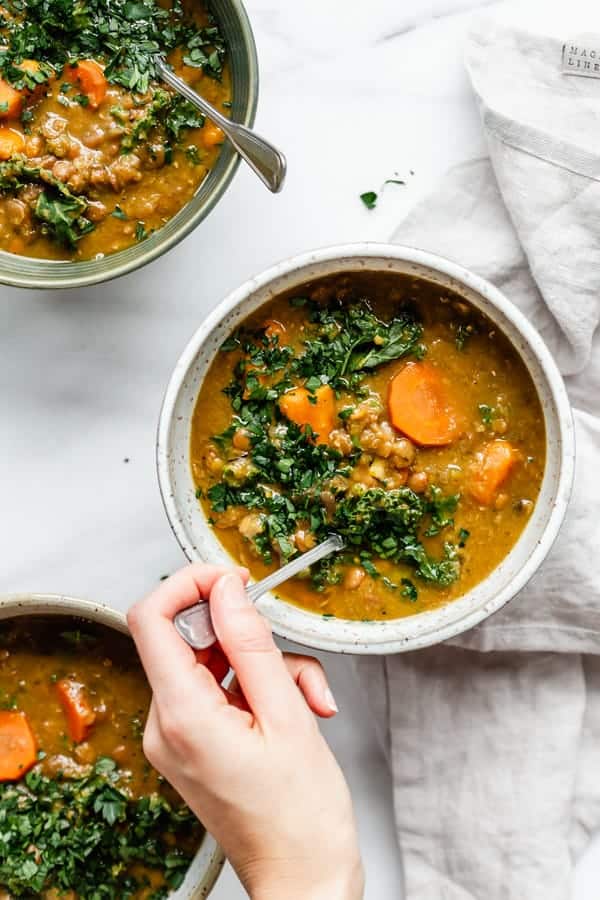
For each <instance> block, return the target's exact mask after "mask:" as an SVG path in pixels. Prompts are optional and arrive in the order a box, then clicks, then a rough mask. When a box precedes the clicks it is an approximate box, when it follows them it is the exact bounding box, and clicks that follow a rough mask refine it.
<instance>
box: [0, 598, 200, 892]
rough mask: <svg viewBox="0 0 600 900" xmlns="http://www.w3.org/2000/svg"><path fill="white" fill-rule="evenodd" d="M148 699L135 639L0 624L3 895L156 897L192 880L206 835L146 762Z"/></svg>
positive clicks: (39, 623)
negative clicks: (187, 877) (189, 870)
mask: <svg viewBox="0 0 600 900" xmlns="http://www.w3.org/2000/svg"><path fill="white" fill-rule="evenodd" d="M149 704H150V688H149V686H148V683H147V681H146V678H145V675H144V672H143V670H142V667H141V665H140V663H139V660H138V658H137V654H136V651H135V648H134V646H133V643H132V642H131V640H130V639H129V638H127V637H126V636H125V635H121V634H118V633H116V632H114V631H113V630H112V629H109V628H106V627H104V626H101V625H98V624H93V623H90V622H87V621H84V620H80V619H73V618H71V617H63V616H59V617H55V616H53V617H40V616H32V617H24V618H17V619H14V620H6V621H2V622H0V898H2V900H5V898H13V897H21V896H26V897H32V896H35V897H44V898H47V900H58V898H59V897H61V898H63V897H64V898H68V900H74V898H77V897H82V898H83V897H89V896H92V895H93V896H100V892H102V893H101V896H102V897H107V898H111V897H112V898H115V900H117V898H122V897H125V896H127V897H132V898H150V897H152V898H153V900H157V898H160V897H164V896H167V894H168V893H169V892H170V890H171V889H174V888H177V887H178V886H179V884H180V883H181V882H182V881H183V878H184V876H185V873H186V871H187V868H188V866H189V864H190V862H191V860H192V857H193V855H194V853H195V851H196V849H197V847H198V845H199V842H200V839H201V836H202V829H201V826H200V825H199V823H198V822H197V820H196V819H195V817H194V816H193V815H192V813H191V812H190V811H189V810H188V809H187V807H185V806H184V805H183V803H182V801H181V800H180V799H179V798H178V796H177V795H176V794H175V792H174V791H173V790H172V789H171V788H170V787H169V785H168V784H166V783H165V782H164V780H163V779H162V778H161V777H160V776H159V775H158V774H157V772H155V771H154V770H153V769H152V768H151V767H150V765H149V764H148V763H147V761H146V759H145V757H144V755H143V751H142V733H143V728H144V724H145V721H146V716H147V712H148V708H149ZM67 832H68V836H67Z"/></svg>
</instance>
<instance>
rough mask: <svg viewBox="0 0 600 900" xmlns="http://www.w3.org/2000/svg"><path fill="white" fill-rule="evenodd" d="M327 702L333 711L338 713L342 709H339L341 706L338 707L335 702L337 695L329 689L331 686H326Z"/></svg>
mask: <svg viewBox="0 0 600 900" xmlns="http://www.w3.org/2000/svg"><path fill="white" fill-rule="evenodd" d="M325 703H326V704H327V707H328V708H329V709H330V710H331V711H332V712H336V713H337V712H339V711H340V710H339V707H338V705H337V703H336V702H335V697H334V696H333V694H332V693H331V691H330V690H329V688H326V690H325Z"/></svg>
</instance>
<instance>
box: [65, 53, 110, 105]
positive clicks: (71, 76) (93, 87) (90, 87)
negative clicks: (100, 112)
mask: <svg viewBox="0 0 600 900" xmlns="http://www.w3.org/2000/svg"><path fill="white" fill-rule="evenodd" d="M63 78H64V79H65V80H66V81H70V82H71V83H72V84H78V85H79V87H80V88H81V91H82V93H84V94H85V96H86V97H87V98H88V100H89V102H90V106H91V107H92V109H97V108H98V107H99V106H100V104H101V103H102V101H103V100H104V98H105V97H106V90H107V87H108V82H107V80H106V78H105V76H104V70H103V68H102V66H101V65H100V64H99V63H97V62H96V61H95V60H94V59H81V60H79V62H77V63H75V64H74V65H71V64H70V63H67V65H66V66H65V68H64V71H63Z"/></svg>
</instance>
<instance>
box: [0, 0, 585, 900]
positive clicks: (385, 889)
mask: <svg viewBox="0 0 600 900" xmlns="http://www.w3.org/2000/svg"><path fill="white" fill-rule="evenodd" d="M482 5H485V4H483V3H481V2H479V3H477V2H473V0H472V2H469V0H371V2H370V3H368V4H364V3H359V2H358V0H350V3H348V0H345V2H343V0H303V2H301V3H296V4H292V3H285V4H275V3H274V2H273V0H248V3H247V6H248V11H249V13H250V16H251V19H252V22H253V25H254V28H255V34H256V39H257V43H258V49H259V57H260V60H261V75H262V91H261V100H260V105H259V117H258V123H257V124H258V125H259V126H260V128H261V130H262V131H263V132H264V133H265V134H268V135H269V136H270V137H271V138H272V139H273V140H274V141H276V142H278V143H279V144H280V145H281V146H282V147H283V148H284V149H285V150H286V151H287V153H288V158H289V166H290V174H289V180H288V184H287V186H286V189H285V191H284V193H283V194H282V195H280V196H278V197H272V196H270V195H269V194H268V193H267V192H266V191H265V190H264V189H263V188H262V186H261V185H260V184H259V183H258V182H257V181H256V180H255V179H254V178H253V177H252V176H251V175H250V174H249V173H248V172H247V171H243V170H240V172H239V173H238V175H237V177H236V179H235V182H234V184H233V185H232V187H231V188H230V190H229V192H228V194H227V195H226V197H225V198H224V200H223V201H222V202H221V203H220V205H219V206H218V208H217V209H216V210H215V211H214V212H213V214H212V215H211V216H210V218H209V219H208V220H207V221H206V222H205V223H204V224H203V225H202V226H201V227H200V228H199V229H198V230H197V231H196V232H195V234H193V235H191V236H190V237H189V238H188V239H187V240H186V241H185V242H184V243H183V244H181V245H180V246H179V247H177V248H176V249H175V250H174V251H172V252H171V253H170V254H169V256H168V257H166V258H164V259H162V260H159V261H158V262H156V263H154V264H153V265H151V266H150V267H148V268H146V269H145V270H143V271H141V272H138V273H135V274H133V275H130V276H128V277H126V278H124V279H122V280H120V281H117V282H114V283H112V284H109V285H106V286H104V287H98V288H91V289H88V290H84V291H80V292H77V293H70V292H56V293H46V294H42V293H37V292H26V291H13V290H9V289H0V291H1V298H0V300H1V305H0V310H1V312H0V328H1V337H2V354H1V359H0V396H1V397H2V401H1V419H0V421H1V423H2V424H1V426H0V436H1V443H0V446H1V448H2V452H1V454H0V485H1V487H2V513H3V514H2V517H1V525H0V541H1V546H2V548H3V565H2V573H1V581H0V590H1V591H2V592H5V591H17V590H18V591H27V590H40V591H57V592H64V593H72V594H75V595H80V596H85V597H90V598H93V599H97V600H100V601H105V602H108V603H111V604H114V605H115V606H118V607H120V608H122V609H125V608H126V607H127V606H128V605H129V604H130V603H131V602H132V601H133V600H134V599H136V598H137V597H139V596H140V595H141V594H143V593H144V592H145V591H147V590H148V589H149V588H151V587H152V586H153V585H154V584H155V583H156V582H157V580H158V578H159V577H160V576H161V575H163V574H165V573H168V572H171V571H173V570H174V569H175V568H176V567H177V566H179V565H180V564H181V562H182V556H181V553H180V551H179V549H178V547H177V545H176V543H175V541H174V539H173V538H172V536H171V533H170V530H169V528H168V525H167V522H166V520H165V516H164V514H163V510H162V507H161V503H160V499H159V495H158V490H157V485H156V478H155V472H154V431H155V426H156V421H157V417H158V411H159V406H160V401H161V395H162V392H163V389H164V386H165V384H166V381H167V378H168V376H169V373H170V371H171V368H172V366H173V364H174V362H175V360H176V358H177V356H178V354H179V352H180V350H181V349H182V347H183V345H184V344H185V343H186V341H187V339H188V337H189V335H190V334H191V332H192V330H193V329H194V328H195V327H196V326H197V324H198V323H199V322H200V321H201V320H202V318H203V316H204V315H205V314H206V312H207V311H208V310H209V309H211V308H212V307H213V306H214V305H215V304H216V303H217V302H218V301H219V300H220V299H221V298H222V297H223V296H224V294H225V293H226V292H228V291H229V290H230V289H231V288H233V287H235V286H236V285H238V284H239V283H240V282H241V281H243V280H244V279H246V278H247V277H248V276H250V275H251V274H253V273H256V272H257V271H259V270H261V269H262V268H264V267H265V266H267V265H269V264H270V263H272V262H274V261H276V260H278V259H281V258H283V257H286V256H289V255H291V254H294V253H297V252H300V251H303V250H307V249H310V248H312V247H316V246H319V245H325V244H333V243H338V242H343V241H351V240H365V239H369V240H385V239H386V238H387V237H388V236H389V235H390V233H391V232H392V231H393V229H394V226H395V225H396V223H397V221H398V220H399V219H400V218H401V217H402V216H403V215H404V213H405V212H406V211H407V210H408V209H409V207H410V206H411V204H413V203H414V202H415V200H416V199H417V198H418V197H419V196H421V195H423V194H424V193H426V192H427V191H428V190H430V188H431V187H432V185H433V184H434V182H435V180H436V179H437V178H439V177H440V176H442V175H443V173H444V172H445V170H446V169H447V168H449V167H450V166H451V165H452V164H454V163H456V162H459V161H462V160H465V159H468V158H471V157H473V156H475V155H479V154H481V152H482V150H483V143H482V137H481V131H480V127H479V122H478V118H477V112H476V109H475V104H474V101H473V98H472V95H471V92H470V89H469V85H468V82H467V78H466V75H465V73H464V71H463V68H462V64H461V45H462V41H463V38H464V33H465V29H466V27H467V24H468V21H469V17H470V15H471V12H470V10H472V9H473V8H474V7H477V6H482ZM411 170H412V171H414V175H411V174H410V172H411ZM394 173H398V175H399V177H400V178H405V179H406V181H407V185H406V187H400V186H396V185H388V186H387V188H386V190H385V192H384V194H383V197H382V199H381V201H380V203H379V206H378V208H377V209H376V210H375V211H373V212H367V211H366V210H365V209H364V207H363V206H362V204H361V203H360V201H359V199H358V195H359V194H360V193H361V192H363V191H366V190H371V189H373V190H378V189H379V188H380V186H381V184H382V183H383V181H384V180H385V179H386V178H389V177H394ZM125 460H128V462H126V461H125ZM325 663H326V665H327V667H328V669H329V671H330V675H331V679H332V682H333V686H334V689H335V692H336V694H337V697H338V700H339V702H340V706H341V710H342V711H341V713H340V715H339V717H338V718H337V720H336V721H335V722H333V723H331V724H329V725H328V726H327V728H326V732H327V737H328V738H329V740H330V742H331V744H332V746H333V748H334V750H335V752H336V753H337V755H338V757H339V759H340V761H341V763H342V766H343V767H344V770H345V772H346V774H347V777H348V779H349V781H350V784H351V787H352V791H353V794H354V797H355V800H356V807H357V813H358V819H359V825H360V832H361V840H362V846H363V850H364V856H365V860H366V868H367V875H368V887H367V895H366V896H367V900H396V898H400V897H401V876H400V863H399V857H398V851H397V848H396V845H395V837H394V830H393V820H392V809H391V791H390V782H389V778H388V775H387V772H386V768H385V763H384V760H383V757H382V756H381V754H380V752H379V749H378V747H377V744H376V741H375V737H374V735H373V733H372V730H371V728H370V725H369V718H368V711H367V710H366V709H364V707H363V705H362V703H361V699H360V696H359V694H358V693H357V690H356V688H355V686H354V684H353V683H352V680H351V679H350V677H349V662H348V660H345V659H343V658H335V657H328V658H326V659H325ZM599 849H600V848H599ZM599 876H600V853H598V852H597V853H595V854H594V853H593V852H592V853H589V854H588V855H587V857H586V858H585V859H584V860H583V862H582V865H581V866H580V868H579V872H578V883H577V886H576V891H575V894H574V900H598V883H599V882H600V878H599ZM213 896H214V898H215V900H240V898H242V897H243V896H244V895H243V892H242V890H241V889H240V887H239V886H238V885H237V883H236V881H235V878H234V876H233V874H232V873H231V872H230V871H228V870H226V871H225V873H224V876H223V878H222V880H221V881H220V883H219V885H218V887H217V888H216V890H215V892H214V895H213ZM481 900H484V898H481Z"/></svg>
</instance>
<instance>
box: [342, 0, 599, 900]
mask: <svg viewBox="0 0 600 900" xmlns="http://www.w3.org/2000/svg"><path fill="white" fill-rule="evenodd" d="M591 9H593V8H592V7H591V6H590V5H588V4H582V3H579V4H578V3H577V2H570V3H569V4H568V8H566V9H565V8H563V9H562V10H557V9H554V10H553V9H552V7H550V8H549V7H548V5H547V4H541V3H540V2H535V3H531V2H529V3H522V2H520V3H518V4H517V3H509V4H502V5H501V6H499V7H497V8H495V9H494V10H493V12H492V13H488V14H486V15H484V16H480V17H479V18H478V19H477V21H476V23H475V25H474V28H473V30H472V32H471V34H470V37H469V42H468V51H467V63H468V68H469V73H470V76H471V79H472V82H473V85H474V87H475V90H476V92H477V95H478V98H479V101H480V105H481V111H482V119H483V124H484V128H485V131H486V133H487V138H488V144H489V152H490V159H489V160H488V159H483V160H475V161H472V162H470V163H467V164H465V165H462V166H460V167H458V168H456V169H454V170H453V171H452V172H450V173H449V174H448V175H447V176H446V177H445V179H444V182H443V184H442V185H441V187H440V188H439V190H438V191H437V192H436V193H435V194H434V195H433V196H431V197H429V198H428V199H427V200H426V201H424V202H423V203H421V204H420V205H419V206H418V207H417V208H416V209H414V210H413V211H412V213H411V214H410V215H409V216H408V218H407V219H406V220H405V221H404V222H403V223H402V224H401V226H400V228H399V229H398V230H397V232H396V233H395V235H394V240H395V241H397V242H398V243H403V244H409V245H412V246H419V247H423V248H426V249H427V250H432V251H435V252H437V253H440V254H441V255H444V256H448V257H451V258H453V259H455V260H457V261H459V262H460V263H462V264H463V265H465V266H467V267H468V268H471V269H473V270H474V271H476V272H478V273H479V274H480V275H483V276H484V277H486V278H488V279H489V280H490V281H492V282H493V283H494V284H495V285H497V286H498V287H499V288H501V289H502V290H503V291H504V292H505V293H506V295H507V296H508V297H509V298H510V299H511V300H512V301H513V302H514V303H515V304H516V305H518V306H519V307H520V308H521V309H522V310H523V312H524V313H525V314H526V315H527V316H528V317H529V319H530V320H531V321H532V322H533V323H534V324H535V325H536V327H537V328H538V330H539V331H540V332H541V333H542V335H543V337H544V338H545V340H546V342H547V343H548V345H549V347H550V349H551V351H552V352H553V354H554V356H555V359H556V360H557V362H558V364H559V366H560V368H561V371H562V372H563V374H564V375H565V377H566V383H567V388H568V390H569V394H570V397H571V400H572V403H573V406H574V414H575V423H576V433H577V456H578V458H577V465H576V478H575V488H574V494H573V499H572V503H571V507H570V510H569V512H568V515H567V519H566V521H565V525H564V527H563V530H562V532H561V535H560V537H559V539H558V540H557V542H556V544H555V546H554V548H553V550H552V551H551V553H550V555H549V557H548V559H547V560H546V562H545V564H544V566H543V567H542V569H541V570H540V572H539V573H538V575H537V576H536V577H535V578H534V579H533V581H532V582H531V583H530V585H529V586H528V587H527V588H526V589H525V590H524V591H523V592H522V593H521V594H520V596H519V597H518V598H517V599H516V600H514V601H513V602H512V603H511V604H509V605H508V606H507V607H505V608H504V609H503V610H502V611H501V612H499V613H497V614H496V615H495V616H493V617H492V618H491V619H489V620H487V621H486V622H484V623H482V624H481V625H480V626H478V627H477V628H475V629H473V630H472V631H470V632H468V633H467V634H464V635H461V636H459V637H458V638H456V639H455V640H453V641H452V642H450V643H449V644H445V645H443V646H439V647H434V648H430V649H428V650H425V651H421V652H418V653H411V654H406V655H399V656H395V657H388V658H386V659H376V658H367V659H361V660H358V661H357V668H358V674H359V676H360V678H361V681H362V683H363V686H364V687H365V689H366V691H367V693H368V696H369V702H370V704H371V706H372V708H373V710H374V712H375V716H376V720H377V726H378V730H379V734H380V736H381V739H382V742H383V745H384V748H385V750H386V753H387V756H388V759H389V761H390V764H391V767H392V773H393V781H394V806H395V814H396V822H397V829H398V836H399V841H400V846H401V849H402V852H403V861H404V871H405V880H406V896H407V900H542V898H543V900H567V898H570V896H571V883H572V866H573V859H574V857H575V856H576V854H577V853H579V851H580V850H581V848H582V846H583V845H584V843H585V841H586V840H587V839H588V838H589V835H590V834H591V832H592V831H593V830H594V829H595V828H599V827H600V777H599V773H600V515H599V513H598V510H599V509H600V331H599V330H598V328H597V326H598V322H599V320H600V127H599V126H600V78H596V77H586V76H583V77H581V76H576V75H567V74H563V68H566V66H567V65H568V64H569V59H571V60H573V59H574V60H575V62H577V60H579V62H580V63H581V61H582V60H584V61H585V60H590V59H591V60H593V59H594V58H597V60H598V62H599V63H600V17H599V14H598V13H597V12H595V13H594V14H593V15H594V16H596V18H597V19H598V21H597V23H596V24H597V29H598V32H599V34H598V36H597V37H592V38H590V37H589V35H588V36H587V37H584V38H583V39H581V40H579V39H578V37H577V33H576V32H574V31H573V28H574V23H578V24H579V26H580V27H581V28H583V27H584V25H585V23H586V21H587V22H588V25H589V22H590V21H592V27H593V20H589V19H586V15H589V11H590V10H591ZM542 29H543V32H542ZM587 30H588V31H589V27H588V29H587ZM563 45H565V47H566V49H565V51H564V55H563ZM583 50H587V52H586V53H585V54H583V55H582V51H583ZM591 50H595V54H596V55H595V57H594V56H592V55H591V53H590V51H591ZM584 71H589V70H587V69H584ZM598 75H600V65H599V67H598ZM490 651H491V652H490Z"/></svg>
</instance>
